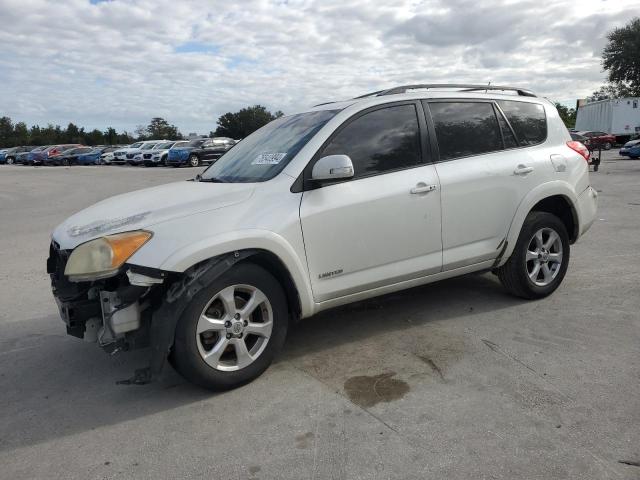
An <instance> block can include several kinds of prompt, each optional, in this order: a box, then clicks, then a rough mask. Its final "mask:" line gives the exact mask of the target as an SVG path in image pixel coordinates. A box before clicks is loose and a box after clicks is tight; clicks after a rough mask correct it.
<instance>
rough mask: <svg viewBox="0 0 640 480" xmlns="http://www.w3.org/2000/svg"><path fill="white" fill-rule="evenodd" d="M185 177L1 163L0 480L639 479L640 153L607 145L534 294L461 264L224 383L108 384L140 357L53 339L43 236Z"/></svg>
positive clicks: (309, 335)
mask: <svg viewBox="0 0 640 480" xmlns="http://www.w3.org/2000/svg"><path fill="white" fill-rule="evenodd" d="M195 173H197V172H196V170H193V169H168V168H152V169H145V168H133V167H57V168H56V167H37V168H34V167H23V166H0V305H1V306H2V308H0V478H1V479H11V480H18V479H40V478H42V479H44V478H47V479H53V478H55V479H57V478H64V479H82V480H85V479H130V478H136V479H137V478H141V479H142V478H149V479H151V478H152V479H158V478H210V479H445V478H446V479H452V480H453V479H470V478H472V479H516V478H517V479H581V480H586V479H594V480H596V479H597V480H601V479H637V478H640V161H632V160H626V159H621V158H619V157H617V155H616V153H615V152H607V153H606V154H605V155H604V160H603V163H602V165H601V168H600V171H599V172H597V173H592V174H591V179H592V184H593V185H594V187H595V188H596V189H597V190H598V191H599V192H600V197H599V212H598V218H597V220H596V222H595V224H594V225H593V227H592V228H591V230H590V231H589V232H588V233H587V235H586V236H585V237H583V238H582V239H581V240H580V241H579V242H578V243H577V244H576V245H574V246H573V247H572V251H571V264H570V266H569V271H568V273H567V276H566V278H565V280H564V283H563V284H562V286H561V287H560V289H559V290H558V291H556V292H555V293H554V294H553V295H552V296H550V297H548V298H546V299H544V300H540V301H535V302H528V301H523V300H520V299H517V298H513V297H511V296H509V295H508V294H506V293H505V292H504V290H503V289H502V288H501V286H500V284H499V282H498V281H497V279H496V277H494V276H493V275H492V274H490V273H489V274H482V275H479V274H476V275H467V276H464V277H461V278H457V279H452V280H447V281H443V282H440V283H436V284H432V285H427V286H423V287H419V288H414V289H411V290H407V291H405V292H401V293H396V294H392V295H387V296H384V297H380V298H376V299H372V300H368V301H364V302H360V303H357V304H353V305H350V306H346V307H342V308H339V309H335V310H331V311H327V312H323V313H322V314H320V315H318V316H316V317H314V318H311V319H308V320H305V321H303V322H301V323H300V324H298V325H296V326H295V327H294V328H293V329H292V331H291V332H290V335H289V338H288V340H287V343H286V345H285V348H284V351H283V353H282V355H281V356H280V357H279V359H278V360H277V361H276V363H275V364H274V365H273V366H272V367H271V368H270V369H269V370H268V371H267V372H266V373H265V374H264V375H263V376H261V377H260V378H259V379H258V380H256V381H254V382H253V383H251V384H249V385H247V386H245V387H242V388H239V389H237V390H234V391H230V392H226V393H220V394H212V393H210V392H207V391H203V390H201V389H199V388H197V387H194V386H192V385H190V384H188V383H186V382H185V381H184V380H183V379H182V378H181V377H180V376H178V374H176V373H175V372H174V371H173V370H171V369H170V368H167V370H166V372H165V375H164V377H163V378H162V379H161V380H160V381H159V382H157V383H155V384H152V385H148V386H122V385H116V381H117V380H121V379H125V378H128V377H129V376H130V375H131V374H132V372H133V370H134V369H135V368H137V367H140V366H143V365H144V362H145V360H146V356H145V352H131V353H124V354H118V355H115V356H109V355H107V354H105V353H104V352H102V350H100V349H99V348H98V347H97V346H96V345H95V344H88V343H85V342H83V341H82V340H80V339H77V338H74V337H70V336H67V335H66V334H65V329H64V325H63V323H62V321H61V320H60V319H59V317H58V313H57V309H56V306H55V303H54V301H53V298H52V296H51V292H50V287H49V280H48V277H47V275H46V273H45V260H46V257H47V254H48V245H49V241H50V240H49V234H50V232H51V231H52V229H53V228H54V227H55V226H56V225H57V224H58V223H59V222H61V221H62V220H63V219H64V218H66V217H67V216H69V215H70V214H72V213H74V212H75V211H77V210H79V209H82V208H83V207H86V206H89V205H91V204H92V203H94V202H96V201H99V200H101V199H104V198H107V197H109V196H111V195H114V194H117V193H121V192H126V191H131V190H135V189H138V188H144V187H146V186H152V185H157V184H161V183H166V182H169V181H173V180H180V179H187V178H190V177H193V176H194V174H195ZM634 464H635V465H634Z"/></svg>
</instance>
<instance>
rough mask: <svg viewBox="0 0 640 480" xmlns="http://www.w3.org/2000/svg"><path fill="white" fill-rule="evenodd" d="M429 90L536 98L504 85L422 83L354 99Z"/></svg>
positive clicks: (530, 93) (527, 91) (521, 90)
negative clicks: (454, 90)
mask: <svg viewBox="0 0 640 480" xmlns="http://www.w3.org/2000/svg"><path fill="white" fill-rule="evenodd" d="M429 88H455V89H459V90H461V91H463V92H477V91H480V90H503V91H512V92H516V93H517V94H518V95H520V96H522V97H537V95H536V94H535V93H533V92H532V91H531V90H526V89H524V88H518V87H507V86H504V85H473V84H464V83H424V84H417V85H402V86H399V87H393V88H389V89H388V90H381V91H379V92H373V93H368V94H366V95H361V96H360V97H356V98H364V97H369V96H377V97H380V96H383V95H395V94H398V93H406V92H407V90H426V89H429Z"/></svg>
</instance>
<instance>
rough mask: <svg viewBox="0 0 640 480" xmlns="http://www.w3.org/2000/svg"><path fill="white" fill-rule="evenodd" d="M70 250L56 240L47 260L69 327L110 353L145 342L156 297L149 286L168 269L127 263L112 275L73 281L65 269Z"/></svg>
mask: <svg viewBox="0 0 640 480" xmlns="http://www.w3.org/2000/svg"><path fill="white" fill-rule="evenodd" d="M70 254H71V252H70V251H65V250H60V249H59V247H58V245H57V244H56V243H55V241H54V242H52V244H51V247H50V250H49V259H48V260H47V273H48V274H49V276H50V277H51V288H52V291H53V296H54V298H55V300H56V303H57V305H58V310H59V312H60V317H61V318H62V320H63V321H64V323H65V324H66V326H67V333H68V334H69V335H73V336H74V337H78V338H82V339H84V340H85V341H87V342H97V343H98V344H99V345H100V346H101V347H102V348H103V349H105V350H106V351H107V352H110V353H112V352H115V351H118V350H132V349H136V348H142V347H145V346H148V345H149V322H150V312H151V309H152V307H153V306H154V303H155V302H154V300H155V297H157V295H154V293H155V292H154V291H153V290H154V287H157V286H159V285H161V284H162V283H163V282H164V280H165V278H166V277H167V275H168V274H167V273H166V272H162V271H157V270H153V271H151V269H141V268H139V267H135V266H131V265H125V266H124V267H123V268H122V271H121V272H120V273H119V274H118V275H116V276H114V277H111V278H107V279H103V280H98V281H93V282H71V281H69V279H68V278H67V277H66V276H65V275H64V270H65V266H66V263H67V260H68V259H69V255H70ZM147 311H148V312H147Z"/></svg>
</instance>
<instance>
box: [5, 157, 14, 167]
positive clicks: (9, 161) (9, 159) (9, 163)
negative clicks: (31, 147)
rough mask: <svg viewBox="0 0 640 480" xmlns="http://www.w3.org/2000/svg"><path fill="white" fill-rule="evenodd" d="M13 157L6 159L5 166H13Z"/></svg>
mask: <svg viewBox="0 0 640 480" xmlns="http://www.w3.org/2000/svg"><path fill="white" fill-rule="evenodd" d="M13 162H14V160H13V157H7V165H13Z"/></svg>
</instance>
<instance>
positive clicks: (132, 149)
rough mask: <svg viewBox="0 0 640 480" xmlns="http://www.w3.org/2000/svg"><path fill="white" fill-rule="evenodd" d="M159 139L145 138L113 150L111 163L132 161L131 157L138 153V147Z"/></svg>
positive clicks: (154, 142) (156, 141)
mask: <svg viewBox="0 0 640 480" xmlns="http://www.w3.org/2000/svg"><path fill="white" fill-rule="evenodd" d="M159 141H161V140H145V141H141V142H136V143H132V144H131V145H129V146H128V147H124V148H121V149H118V150H116V151H115V152H113V160H111V163H128V162H129V161H133V157H134V156H135V155H136V154H137V153H140V149H141V148H142V147H143V146H144V145H146V144H148V143H153V144H154V145H155V144H156V143H158V142H159Z"/></svg>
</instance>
